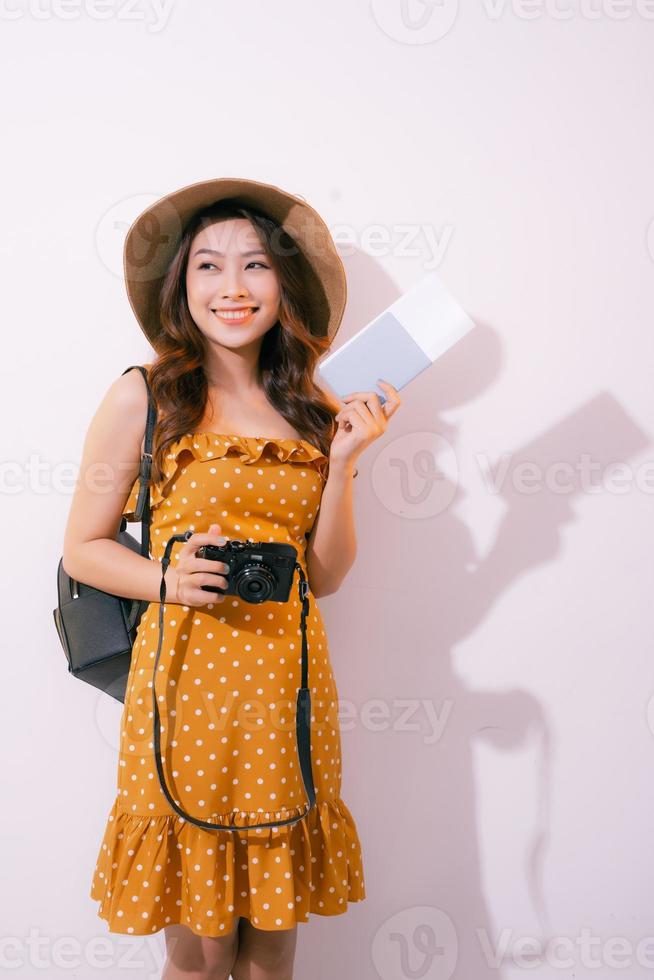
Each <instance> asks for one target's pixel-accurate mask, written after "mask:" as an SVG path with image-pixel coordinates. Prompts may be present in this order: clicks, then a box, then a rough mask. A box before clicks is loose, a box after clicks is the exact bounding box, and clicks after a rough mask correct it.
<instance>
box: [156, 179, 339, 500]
mask: <svg viewBox="0 0 654 980" xmlns="http://www.w3.org/2000/svg"><path fill="white" fill-rule="evenodd" d="M226 218H247V219H248V220H249V221H250V222H251V223H252V225H253V226H254V228H255V229H256V231H257V232H258V234H259V237H260V238H261V241H262V245H263V249H264V251H265V252H266V255H267V257H268V259H269V261H270V264H271V266H272V268H273V269H274V270H275V272H276V273H277V276H278V279H279V284H280V294H281V302H280V310H279V316H278V319H277V322H276V323H275V324H274V325H273V326H272V327H271V328H270V329H269V330H268V331H267V333H266V334H265V335H264V336H263V338H262V342H261V349H260V353H259V362H258V375H259V382H260V384H261V387H262V388H263V390H264V391H265V393H266V396H267V398H268V400H269V401H270V402H271V404H272V405H274V406H275V408H276V409H277V410H278V411H279V413H280V415H282V416H283V417H284V418H285V419H286V420H287V421H288V422H289V423H290V424H291V425H292V426H293V427H294V428H295V429H296V431H297V432H299V434H300V437H301V438H302V439H305V440H307V441H308V442H310V443H312V444H313V445H315V446H317V447H318V448H319V449H320V451H321V452H323V453H324V454H325V455H326V456H328V455H329V447H330V445H331V442H332V439H333V437H334V435H335V433H336V430H337V428H338V423H337V422H336V420H335V418H334V416H335V415H336V413H337V412H338V411H339V410H340V405H339V404H338V403H337V402H336V401H335V400H334V399H333V398H332V396H330V395H329V394H328V393H327V392H325V391H324V390H323V389H322V388H321V387H320V386H319V385H317V384H316V383H315V382H314V380H313V374H314V370H315V367H316V364H317V362H318V360H319V359H320V357H321V356H322V355H323V354H324V353H325V352H326V351H327V350H328V349H329V346H330V344H331V340H330V338H329V337H327V336H323V337H321V336H318V335H317V334H315V333H313V332H312V331H311V329H310V327H311V325H310V322H309V320H310V313H309V310H308V308H307V304H306V298H305V292H304V289H303V275H302V271H301V267H300V264H299V260H298V254H299V249H298V246H297V244H296V243H295V241H294V239H293V238H291V236H290V235H289V234H288V233H287V232H286V231H285V230H284V229H283V228H282V227H281V226H280V225H279V224H278V223H277V222H275V221H273V219H272V218H270V217H268V216H267V215H265V214H263V213H261V212H260V211H258V210H256V209H254V208H252V207H250V206H248V205H246V204H245V203H244V202H243V201H241V200H239V199H238V198H229V199H227V200H222V201H218V202H217V203H215V204H212V205H210V206H209V207H206V208H203V209H201V210H199V211H197V212H196V213H195V214H194V215H193V216H192V218H191V219H190V220H189V222H188V223H187V225H186V227H185V228H184V232H183V234H182V236H181V239H180V242H179V246H178V248H177V251H176V253H175V255H174V257H173V259H172V260H171V262H170V264H169V266H168V268H167V270H166V273H165V276H164V279H163V282H162V285H161V290H160V293H159V314H160V320H161V332H160V333H159V334H158V335H157V338H156V341H155V343H154V345H153V346H154V348H155V351H156V354H157V358H156V360H155V361H154V362H153V363H152V365H151V367H150V369H149V372H148V378H149V383H150V387H151V390H152V397H153V400H154V403H155V406H156V409H157V423H156V426H155V432H154V438H153V447H152V474H151V479H152V482H153V483H155V484H157V483H159V482H161V481H162V480H163V479H164V477H165V474H164V468H163V464H164V459H165V457H166V454H167V452H168V449H169V447H170V446H171V445H172V444H173V443H174V442H175V441H176V440H177V439H179V438H181V436H183V435H184V434H185V433H188V432H194V431H197V429H196V426H198V425H200V424H201V422H202V419H203V418H204V415H205V411H206V406H207V400H208V395H209V383H208V378H207V375H206V372H205V354H206V347H207V341H206V338H205V336H204V334H203V333H202V332H201V331H200V330H199V329H198V327H197V325H196V323H195V321H194V320H193V318H192V317H191V314H190V312H189V308H188V302H187V297H186V269H187V264H188V257H189V252H190V248H191V243H192V241H193V238H194V237H195V235H196V234H197V232H198V231H199V230H200V229H202V228H204V227H206V226H207V225H210V224H212V223H214V222H215V221H221V220H224V219H226ZM316 465H317V466H318V469H319V470H320V472H321V474H322V476H323V477H324V478H326V476H327V473H328V471H329V463H328V461H318V462H317V464H316Z"/></svg>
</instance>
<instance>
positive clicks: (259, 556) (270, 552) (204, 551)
mask: <svg viewBox="0 0 654 980" xmlns="http://www.w3.org/2000/svg"><path fill="white" fill-rule="evenodd" d="M195 555H196V558H206V559H208V560H209V561H222V562H225V563H226V564H227V565H229V572H228V573H227V574H226V575H225V578H227V588H226V589H220V588H219V587H218V586H217V585H202V586H200V588H202V589H204V591H205V592H218V593H219V594H220V595H237V596H239V597H240V598H241V599H245V601H246V602H286V601H287V600H288V597H289V595H290V594H291V586H292V585H293V576H294V574H295V562H296V558H297V549H296V548H294V547H293V545H292V544H283V543H281V542H274V541H273V542H263V541H255V542H250V541H238V540H236V541H228V542H227V543H226V544H225V545H223V546H222V547H220V546H219V545H215V544H205V545H202V547H201V548H198V550H197V551H196V552H195Z"/></svg>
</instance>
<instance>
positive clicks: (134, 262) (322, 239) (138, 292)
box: [123, 177, 347, 344]
mask: <svg viewBox="0 0 654 980" xmlns="http://www.w3.org/2000/svg"><path fill="white" fill-rule="evenodd" d="M229 197H238V198H239V200H240V201H242V202H243V203H244V204H246V205H251V206H252V207H254V208H257V209H258V210H260V211H262V212H263V213H264V214H266V215H268V216H269V217H270V218H272V219H273V220H274V221H276V222H277V223H278V224H279V225H281V226H282V228H284V230H285V231H287V232H288V234H289V235H290V236H291V237H292V238H293V240H294V241H295V243H296V245H297V246H298V248H299V250H300V262H301V266H302V269H303V272H304V280H305V289H306V295H307V300H308V307H309V311H310V322H309V327H310V329H311V330H312V331H313V333H315V334H318V335H319V336H328V337H329V338H330V339H333V338H334V336H335V334H336V331H337V330H338V328H339V326H340V323H341V319H342V317H343V311H344V309H345V301H346V298H347V285H346V279H345V269H344V268H343V263H342V261H341V258H340V256H339V254H338V252H337V251H336V246H335V244H334V241H333V239H332V237H331V234H330V232H329V229H328V227H327V225H326V224H325V222H324V221H323V220H322V218H321V217H320V215H319V214H318V212H317V211H314V209H313V208H312V207H310V205H308V204H307V203H306V201H304V200H302V199H301V198H299V197H296V196H295V195H294V194H288V193H287V192H286V191H283V190H281V189H280V188H279V187H275V186H273V185H272V184H262V183H260V182H259V181H257V180H246V179H242V178H238V177H219V178H216V179H214V180H203V181H200V182H198V183H195V184H188V185H187V186H186V187H182V188H181V189H180V190H177V191H173V192H172V193H171V194H167V195H166V196H165V197H162V198H159V200H158V201H155V203H154V204H151V205H150V207H148V208H146V210H145V211H143V212H142V213H141V214H140V215H139V216H138V218H136V220H135V221H134V222H133V223H132V225H131V227H130V229H129V231H128V232H127V236H126V238H125V246H124V250H123V266H124V270H125V283H126V286H127V295H128V297H129V301H130V304H131V306H132V309H133V310H134V313H135V314H136V318H137V320H138V321H139V324H140V325H141V328H142V329H143V332H144V333H145V335H146V337H147V338H148V340H149V341H150V342H151V343H152V344H154V341H155V338H156V336H157V334H158V333H159V331H160V330H161V324H160V321H159V316H158V299H159V290H160V288H161V284H162V282H163V279H164V276H165V273H166V269H167V268H168V265H169V263H170V260H171V259H172V257H173V255H174V253H175V250H176V249H177V246H178V244H179V241H180V239H181V236H182V233H183V231H184V228H185V227H186V224H187V222H188V220H189V218H190V217H191V216H192V215H193V214H194V213H195V212H196V211H198V210H199V209H200V208H205V207H206V206H208V205H210V204H214V203H215V202H217V201H221V200H223V199H225V198H229Z"/></svg>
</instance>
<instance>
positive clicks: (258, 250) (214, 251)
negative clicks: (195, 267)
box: [193, 248, 266, 259]
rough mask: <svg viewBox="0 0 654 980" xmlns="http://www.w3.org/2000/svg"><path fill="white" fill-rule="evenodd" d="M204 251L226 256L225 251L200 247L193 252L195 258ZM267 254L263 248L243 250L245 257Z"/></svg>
mask: <svg viewBox="0 0 654 980" xmlns="http://www.w3.org/2000/svg"><path fill="white" fill-rule="evenodd" d="M202 253H206V254H207V255H218V256H220V258H221V259H224V258H225V253H224V252H219V251H217V249H215V248H199V249H198V250H197V252H194V253H193V258H195V256H196V255H201V254H202ZM265 254H266V253H265V252H264V251H263V249H261V248H255V249H252V251H250V252H241V256H242V257H243V258H245V257H246V256H248V255H265Z"/></svg>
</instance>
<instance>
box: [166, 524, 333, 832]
mask: <svg viewBox="0 0 654 980" xmlns="http://www.w3.org/2000/svg"><path fill="white" fill-rule="evenodd" d="M191 534H192V532H191V531H186V532H185V533H184V534H173V535H172V537H170V538H169V539H168V542H167V543H166V548H165V550H164V556H163V559H162V562H161V565H162V572H161V586H160V589H159V599H160V603H159V644H158V647H157V655H156V657H155V660H154V669H153V673H152V711H153V725H154V755H155V759H156V763H157V773H158V774H159V782H160V783H161V788H162V790H163V792H164V794H165V796H166V799H167V800H168V802H169V803H170V805H171V806H172V808H173V810H174V811H175V813H178V814H179V816H180V817H183V818H184V819H185V820H188V822H189V823H192V824H195V826H196V827H202V828H203V829H204V830H231V831H232V832H236V833H238V832H241V831H243V830H249V829H256V828H257V827H283V826H285V825H286V824H294V823H298V821H300V820H302V819H303V818H304V817H305V816H306V815H307V813H309V811H310V810H311V808H312V807H313V806H314V805H315V802H316V791H315V787H314V785H313V773H312V770H311V693H310V691H309V655H308V649H307V626H306V620H307V615H308V612H309V595H308V593H309V585H308V582H307V580H306V576H305V574H304V570H303V568H302V566H301V564H300V563H299V562H297V561H296V563H295V567H296V569H297V570H298V572H299V576H300V577H299V581H298V587H299V593H300V603H301V614H300V627H301V630H302V678H301V684H300V687H299V689H298V692H297V704H296V720H295V737H296V741H297V751H298V759H299V761H300V771H301V774H302V781H303V783H304V788H305V791H306V794H307V798H308V801H309V802H308V804H307V805H306V807H305V810H304V812H303V813H301V814H300V815H299V816H297V817H290V818H289V819H287V820H271V821H270V822H268V823H257V824H251V825H249V826H247V825H245V826H233V825H232V826H227V825H224V824H218V823H212V822H211V821H208V820H199V819H198V818H197V817H192V816H191V815H190V814H189V813H187V812H186V810H184V809H183V808H182V807H181V806H180V805H179V802H178V801H177V800H174V799H173V797H172V794H171V792H170V790H169V789H168V785H167V783H166V777H165V774H164V767H163V761H162V758H161V727H160V720H159V708H158V705H157V693H156V679H157V667H158V664H159V657H160V655H161V646H162V642H163V631H164V602H165V601H166V581H165V575H166V571H167V569H168V566H169V565H170V553H171V550H172V546H173V543H174V542H175V541H188V539H189V538H190V537H191ZM161 697H162V698H163V695H161Z"/></svg>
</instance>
